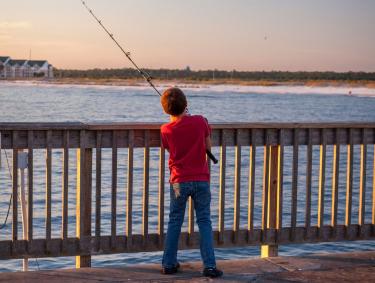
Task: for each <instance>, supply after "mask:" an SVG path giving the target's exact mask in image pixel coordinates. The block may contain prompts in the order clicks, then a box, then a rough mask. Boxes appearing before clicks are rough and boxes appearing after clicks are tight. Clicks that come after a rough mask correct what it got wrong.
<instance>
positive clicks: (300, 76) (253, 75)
mask: <svg viewBox="0 0 375 283" xmlns="http://www.w3.org/2000/svg"><path fill="white" fill-rule="evenodd" d="M144 71H146V72H147V73H148V74H150V76H151V77H152V78H154V79H162V80H170V79H186V80H194V81H206V80H215V79H224V80H248V81H310V80H313V81H319V80H338V81H375V72H289V71H253V72H250V71H249V72H248V71H236V70H232V71H224V70H198V71H193V70H190V68H188V67H187V68H186V69H182V70H181V69H144ZM54 73H55V76H56V77H60V78H91V79H134V78H140V75H139V73H138V71H136V70H134V69H131V68H124V69H90V70H68V69H55V71H54Z"/></svg>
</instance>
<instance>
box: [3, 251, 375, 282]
mask: <svg viewBox="0 0 375 283" xmlns="http://www.w3.org/2000/svg"><path fill="white" fill-rule="evenodd" d="M218 266H219V267H220V268H222V269H223V271H224V272H225V275H224V277H222V278H221V279H219V280H215V281H225V282H276V281H277V282H375V251H369V252H353V253H339V254H313V255H308V256H303V257H274V258H266V259H241V260H223V261H219V262H218ZM200 272H201V263H200V262H193V263H190V262H189V263H182V270H181V272H179V273H178V274H176V275H174V276H171V275H168V276H167V275H162V274H160V265H157V264H150V265H135V266H126V267H125V266H124V267H117V268H81V269H70V270H54V271H36V272H26V273H23V272H15V273H0V282H14V283H16V282H30V283H33V282H38V283H42V282H49V283H54V282H64V283H70V282H74V283H79V282H93V283H94V282H152V281H155V282H183V281H190V282H206V281H211V280H210V279H207V278H204V277H202V276H201V273H200Z"/></svg>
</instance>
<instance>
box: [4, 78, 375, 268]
mask: <svg viewBox="0 0 375 283" xmlns="http://www.w3.org/2000/svg"><path fill="white" fill-rule="evenodd" d="M165 87H166V86H160V89H163V88H165ZM183 90H184V91H185V93H186V94H187V97H188V100H189V111H190V112H191V113H193V114H195V113H197V114H203V115H205V116H206V117H207V118H208V120H209V121H210V122H249V123H251V122H335V121H339V122H343V121H346V122H350V121H353V122H375V89H367V88H347V87H319V88H314V87H304V86H292V87H287V86H276V87H257V86H236V85H229V86H228V85H226V86H220V85H212V86H203V85H202V86H190V85H185V86H183ZM349 93H351V94H350V95H349ZM167 120H168V117H167V116H166V115H165V114H163V112H162V110H161V107H160V105H159V98H158V96H157V95H156V94H155V93H154V92H153V91H152V90H151V89H149V88H148V87H147V86H138V87H118V86H85V85H49V84H43V83H38V84H35V83H24V82H18V83H8V82H0V123H1V122H25V121H27V122H52V121H54V122H64V121H81V122H104V121H105V122H110V121H116V122H135V121H136V122H166V121H167ZM248 150H249V149H248V148H246V147H244V148H243V156H242V164H243V167H242V171H241V173H242V177H241V187H243V188H244V189H243V190H244V192H243V195H242V198H243V199H244V201H243V203H242V204H241V227H245V226H246V213H247V212H246V200H247V193H246V192H245V191H246V190H247V189H246V188H247V171H248V162H249V160H248V155H249V154H248ZM373 150H374V149H373V147H369V148H368V167H367V170H368V172H367V176H368V177H367V186H368V187H367V192H368V193H367V195H366V207H367V210H366V221H369V219H370V217H371V211H370V210H371V209H370V207H371V199H372V188H371V184H372V178H373V176H372V167H371V164H373V156H374V151H373ZM305 152H306V148H305V147H303V146H301V147H300V159H299V164H300V168H299V171H300V175H299V179H298V185H299V186H298V188H299V190H298V204H299V206H298V215H297V223H298V225H303V224H304V219H303V217H304V210H303V208H304V182H305V176H304V172H305V168H306V160H305V155H306V154H305ZM157 153H158V152H157V150H156V149H152V150H151V171H150V196H151V198H150V215H153V213H154V212H156V211H157V197H156V196H157V182H156V180H157V163H158V156H157ZM213 153H214V154H216V155H218V149H213ZM354 153H355V156H358V154H359V147H357V146H355V148H354ZM118 154H119V156H118V159H119V165H118V172H119V176H118V188H119V193H118V215H117V219H118V227H117V229H118V230H117V231H118V234H121V233H123V231H124V227H125V226H124V225H125V216H124V211H123V209H124V207H125V201H126V199H125V188H126V169H127V168H126V160H127V152H126V150H121V149H120V150H119V153H118ZM142 154H143V153H142V150H136V151H135V167H134V172H135V173H134V174H135V180H134V187H135V188H141V185H142V184H141V182H142V179H141V175H142ZM227 154H228V164H227V195H226V204H225V205H226V214H225V220H226V223H225V225H226V227H228V228H229V227H231V225H232V224H233V190H232V188H233V186H232V184H233V182H234V158H233V156H234V149H233V148H228V152H227ZM332 154H333V150H332V147H330V146H328V147H327V160H328V163H327V168H326V170H327V171H326V172H327V180H326V198H325V201H326V203H325V207H326V215H325V219H326V221H329V220H328V219H329V217H330V215H329V212H330V211H329V206H330V201H331V199H330V195H329V192H330V186H331V182H332V180H331V178H330V175H331V170H332V164H331V162H330V161H329V160H331V159H332ZM2 155H3V156H2V157H3V158H2V160H3V167H2V168H0V224H1V223H3V221H4V218H5V215H6V212H7V205H8V201H9V194H10V192H11V182H10V176H9V174H8V171H7V167H6V156H5V154H4V151H3V152H2ZM318 155H319V151H318V148H317V147H314V153H313V156H314V163H313V176H314V178H313V188H312V200H313V203H312V224H313V225H314V223H316V221H317V215H316V208H317V206H316V202H317V178H316V176H318V163H317V162H318V161H319V158H318ZM341 155H342V156H341V160H342V163H341V170H340V176H341V179H342V180H345V167H346V164H345V162H346V161H345V157H346V149H345V148H344V147H343V148H342V151H341ZM7 156H8V158H9V160H10V159H11V152H10V151H8V152H7ZM34 156H35V161H34V163H35V169H34V175H35V184H34V187H35V195H34V208H35V213H34V233H35V234H34V237H35V238H38V235H39V236H42V235H44V234H43V233H44V229H45V226H44V216H43V215H44V214H43V213H44V187H45V180H44V176H45V169H44V152H43V151H39V150H36V151H35V153H34ZM262 156H263V152H262V149H259V150H258V152H257V164H256V166H257V168H256V176H257V177H256V192H255V204H256V207H255V213H256V214H255V223H254V225H255V226H256V227H259V226H260V208H261V206H260V204H261V203H260V201H261V181H262V180H261V179H262V178H261V175H262V160H261V158H262ZM258 157H259V158H258ZM94 158H95V156H94ZM291 158H292V150H291V148H285V157H284V164H285V165H284V167H285V168H284V201H285V206H284V215H283V221H284V223H286V225H287V223H288V221H290V205H288V203H289V202H290V186H291V162H290V160H291ZM110 161H111V152H110V151H109V150H104V151H103V172H104V173H103V176H102V182H103V196H102V231H103V234H104V235H105V234H106V233H107V231H109V230H110V229H108V228H109V227H110V190H109V188H110V184H111V171H110V170H111V164H110ZM70 162H71V164H70V165H71V166H70V167H71V168H70V170H71V176H72V178H71V179H70V183H69V186H70V191H69V235H71V236H74V225H75V219H74V212H75V206H74V198H75V194H74V186H75V178H74V176H75V153H74V152H73V151H71V152H70ZM61 165H62V152H61V150H54V151H53V168H54V171H53V192H52V200H53V203H52V208H53V212H52V216H53V218H52V220H53V222H52V227H53V228H52V231H53V232H52V236H53V237H58V236H59V233H60V230H59V229H60V225H61V217H60V215H61V200H60V198H61V197H60V196H61V188H60V187H61V170H62V166H61ZM218 171H219V170H218V166H216V167H215V166H213V167H212V191H213V193H212V220H213V226H214V228H215V227H217V217H218V215H217V205H218V174H219V172H218ZM358 172H359V159H358V158H356V159H355V162H354V191H353V223H356V221H357V218H358V212H356V211H357V210H358V190H357V189H356V188H357V186H356V184H358V182H359V178H358V176H359V174H358ZM341 179H340V180H341ZM93 184H95V179H94V180H93ZM94 190H95V189H94ZM166 192H167V190H166ZM141 196H142V195H141V190H140V189H139V190H135V192H134V205H133V208H134V215H133V217H134V233H137V232H139V231H140V229H141V228H140V227H141V225H140V224H141ZM168 201H169V197H168V193H166V207H167V206H168V205H167V204H168ZM343 203H345V184H344V181H342V182H341V183H340V187H339V214H338V220H339V223H340V221H341V222H342V221H343V218H344V205H343ZM165 221H167V213H166V219H165ZM156 227H157V222H156V217H151V218H150V232H151V233H152V232H154V231H156ZM184 229H186V221H185V224H184V227H183V230H184ZM19 231H21V228H20V230H19ZM10 237H11V218H10V220H8V224H7V226H6V227H5V228H4V229H2V230H0V240H4V239H9V238H10ZM353 250H375V242H373V241H358V242H345V243H322V244H305V245H285V246H281V247H280V253H281V254H282V255H302V254H307V253H316V252H320V253H321V252H344V251H353ZM216 255H217V258H218V259H233V258H243V257H251V256H258V255H259V247H248V248H235V249H217V251H216ZM179 259H180V260H181V261H182V262H183V261H190V260H200V254H199V251H197V250H192V251H181V252H180V253H179ZM160 260H161V253H160V252H157V253H136V254H120V255H105V256H94V257H93V266H121V265H124V264H137V263H138V264H139V263H141V264H143V263H159V262H160ZM72 267H74V258H73V257H68V258H50V259H39V260H38V261H36V260H35V259H30V269H38V268H40V269H55V268H72ZM21 268H22V262H21V261H20V260H9V261H0V271H17V270H21Z"/></svg>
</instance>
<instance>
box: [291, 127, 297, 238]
mask: <svg viewBox="0 0 375 283" xmlns="http://www.w3.org/2000/svg"><path fill="white" fill-rule="evenodd" d="M298 134H299V131H298V129H294V137H293V161H292V162H293V164H292V200H291V202H292V203H291V223H290V227H291V228H292V229H291V231H292V234H291V235H290V237H291V240H293V238H294V234H295V233H294V231H295V228H296V226H297V191H298V151H299V146H298Z"/></svg>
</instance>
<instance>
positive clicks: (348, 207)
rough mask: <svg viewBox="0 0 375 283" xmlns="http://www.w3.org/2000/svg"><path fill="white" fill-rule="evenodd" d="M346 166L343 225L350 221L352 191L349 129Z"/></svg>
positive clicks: (351, 145) (350, 135)
mask: <svg viewBox="0 0 375 283" xmlns="http://www.w3.org/2000/svg"><path fill="white" fill-rule="evenodd" d="M347 148H348V152H347V168H346V204H345V212H346V213H345V225H346V226H350V224H351V223H352V220H351V219H352V191H353V130H352V129H349V143H348V145H347Z"/></svg>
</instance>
